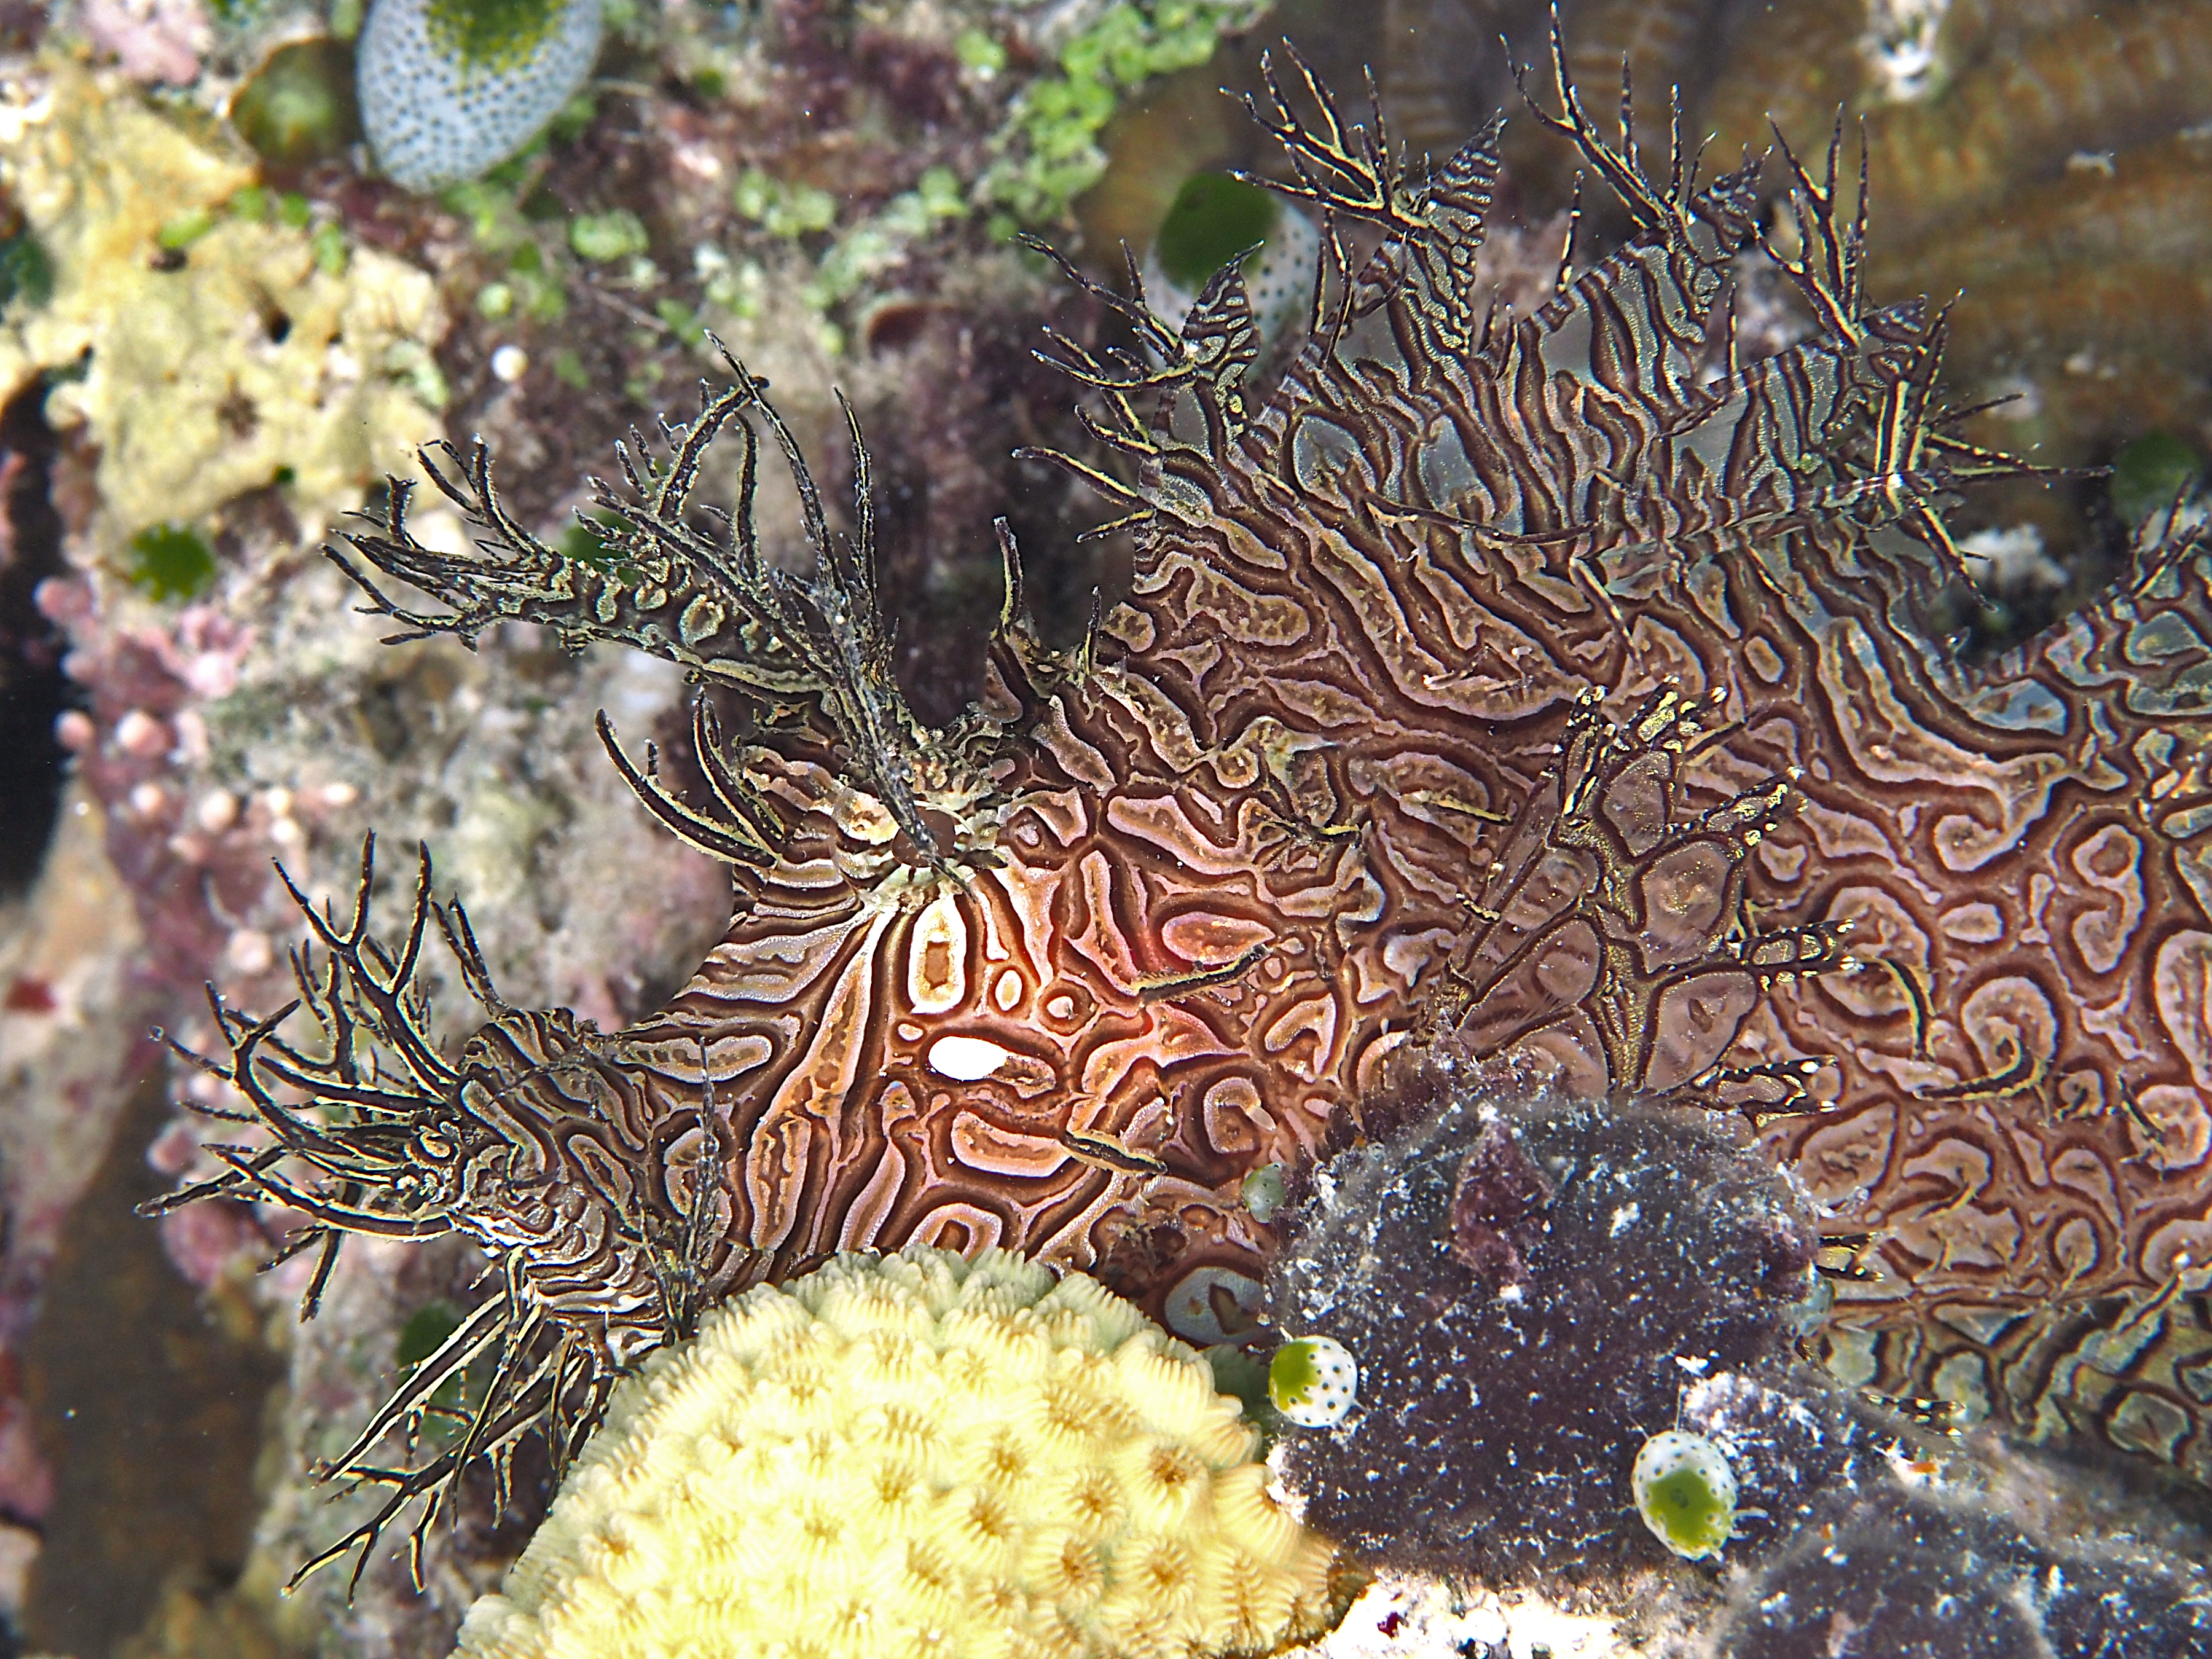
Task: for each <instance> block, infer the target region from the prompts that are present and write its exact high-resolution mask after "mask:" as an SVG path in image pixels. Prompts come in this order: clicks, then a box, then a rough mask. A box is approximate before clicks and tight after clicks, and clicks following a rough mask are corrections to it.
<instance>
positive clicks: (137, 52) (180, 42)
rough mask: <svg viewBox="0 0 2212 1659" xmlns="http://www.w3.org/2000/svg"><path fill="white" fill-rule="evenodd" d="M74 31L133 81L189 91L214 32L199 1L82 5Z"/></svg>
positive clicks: (91, 1) (100, 0) (113, 0)
mask: <svg viewBox="0 0 2212 1659" xmlns="http://www.w3.org/2000/svg"><path fill="white" fill-rule="evenodd" d="M77 27H80V28H81V29H82V30H83V31H84V35H85V38H86V39H87V40H90V41H91V42H92V44H93V45H94V46H96V47H98V48H99V49H100V51H102V52H112V53H114V55H115V58H116V60H117V62H118V63H119V64H121V65H122V68H123V72H124V73H125V75H127V76H130V77H131V79H132V80H134V81H149V82H155V81H159V82H167V83H168V84H169V85H171V86H177V87H183V86H190V85H191V83H192V82H194V81H196V80H197V79H198V78H199V73H200V58H201V57H202V56H203V55H204V53H205V52H207V49H208V48H209V47H210V46H212V45H213V44H214V42H215V30H214V27H213V26H212V24H211V23H210V21H209V19H208V14H207V9H206V8H205V7H204V6H203V5H202V4H200V0H84V5H83V8H82V10H81V11H79V13H78V14H77Z"/></svg>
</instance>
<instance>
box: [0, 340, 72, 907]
mask: <svg viewBox="0 0 2212 1659" xmlns="http://www.w3.org/2000/svg"><path fill="white" fill-rule="evenodd" d="M45 406H46V387H45V386H44V385H43V384H40V385H36V386H33V387H32V388H31V389H30V390H28V391H27V392H21V393H19V394H18V395H17V396H16V397H15V398H14V399H12V400H11V401H10V402H9V403H8V404H5V405H4V406H0V803H4V804H5V805H4V810H0V893H8V892H16V891H20V890H22V889H23V888H25V887H27V886H28V885H29V884H30V883H31V880H32V878H33V877H35V876H36V875H37V874H38V872H39V864H40V860H42V859H43V858H44V857H45V856H46V842H47V841H48V839H49V838H50V837H51V836H52V834H53V827H54V814H55V811H56V810H57V809H58V807H59V805H60V804H61V794H62V784H63V781H64V770H63V752H62V747H61V744H59V743H58V742H57V741H55V738H54V719H55V717H56V716H57V715H58V714H60V713H61V712H62V710H63V709H64V708H67V707H68V706H69V702H70V683H69V680H68V678H67V677H66V676H65V675H64V674H63V672H62V668H61V656H62V641H61V636H60V635H59V634H58V633H57V632H56V631H55V629H54V628H53V626H52V623H49V622H47V620H46V618H45V617H42V616H40V614H39V609H38V605H37V604H36V602H35V600H34V599H33V594H34V593H35V592H37V589H38V586H39V584H40V582H42V581H44V580H46V578H47V577H49V576H52V575H58V574H60V573H61V569H62V521H61V515H60V514H59V513H57V512H56V511H55V510H54V505H53V502H52V499H51V498H50V495H49V493H48V483H49V480H50V477H51V476H52V466H53V458H54V452H55V450H56V448H57V447H58V441H57V440H56V438H55V436H54V434H53V432H52V428H49V427H48V426H47V425H46V407H45Z"/></svg>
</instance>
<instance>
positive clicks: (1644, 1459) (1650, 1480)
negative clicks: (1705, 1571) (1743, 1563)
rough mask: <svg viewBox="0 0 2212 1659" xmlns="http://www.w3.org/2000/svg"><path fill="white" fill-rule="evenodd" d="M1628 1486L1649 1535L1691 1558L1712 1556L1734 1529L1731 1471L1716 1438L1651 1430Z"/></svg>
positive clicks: (1675, 1431)
mask: <svg viewBox="0 0 2212 1659" xmlns="http://www.w3.org/2000/svg"><path fill="white" fill-rule="evenodd" d="M1629 1485H1630V1486H1631V1487H1632V1489H1633V1490H1634V1492H1635V1493H1636V1512H1637V1513H1638V1515H1640V1516H1643V1517H1644V1525H1645V1526H1647V1527H1649V1528H1651V1535H1652V1536H1653V1537H1654V1538H1656V1539H1657V1540H1658V1541H1660V1542H1661V1543H1662V1544H1664V1545H1665V1546H1666V1547H1668V1549H1670V1550H1672V1551H1674V1553H1675V1554H1677V1555H1680V1556H1684V1557H1686V1558H1687V1559H1690V1560H1692V1561H1698V1560H1717V1559H1719V1557H1720V1553H1721V1551H1722V1549H1723V1547H1725V1546H1726V1545H1727V1543H1728V1541H1729V1534H1730V1533H1732V1532H1734V1531H1735V1494H1736V1485H1735V1470H1734V1469H1732V1468H1729V1461H1728V1454H1727V1453H1726V1452H1724V1451H1723V1450H1722V1449H1721V1448H1720V1443H1718V1442H1717V1441H1715V1440H1711V1439H1709V1438H1708V1437H1705V1436H1704V1435H1702V1434H1691V1433H1688V1432H1686V1431H1684V1430H1681V1429H1668V1430H1666V1431H1664V1432H1662V1433H1659V1434H1655V1435H1653V1436H1652V1437H1650V1439H1649V1440H1647V1441H1645V1442H1644V1446H1643V1449H1641V1450H1640V1451H1638V1453H1637V1454H1636V1467H1635V1468H1634V1469H1633V1470H1632V1471H1631V1472H1630V1474H1629Z"/></svg>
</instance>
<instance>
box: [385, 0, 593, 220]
mask: <svg viewBox="0 0 2212 1659" xmlns="http://www.w3.org/2000/svg"><path fill="white" fill-rule="evenodd" d="M359 56H360V65H361V69H360V81H359V88H360V96H361V117H362V126H363V127H364V128H366V129H367V131H368V143H369V148H370V149H372V150H374V152H375V154H376V160H377V164H378V165H379V166H380V167H382V168H383V169H384V170H385V172H386V173H388V174H390V175H391V177H392V180H393V181H394V182H395V183H397V184H398V185H402V186H403V187H404V188H405V189H408V190H413V191H428V190H436V189H438V188H440V187H441V186H443V185H452V184H458V183H459V182H460V181H461V180H463V179H473V178H475V177H476V176H477V174H478V173H483V171H484V170H485V169H486V168H488V167H495V166H497V165H498V164H499V163H500V162H501V161H505V160H506V159H507V157H508V156H510V155H513V154H514V152H515V151H516V150H518V149H521V148H522V146H523V145H525V144H526V143H529V142H530V140H531V139H532V138H533V137H536V136H537V134H538V131H539V129H541V128H542V127H544V125H545V124H546V123H547V122H548V121H550V120H551V119H552V118H553V117H554V115H555V114H556V112H558V111H559V110H560V108H561V106H562V105H563V104H565V103H567V102H568V100H569V99H570V98H571V97H573V96H574V94H575V93H576V90H577V89H578V88H580V87H581V86H582V85H583V83H584V80H585V77H586V76H588V75H590V74H591V72H592V60H593V59H594V58H597V57H598V56H599V0H377V4H376V5H375V6H374V7H373V8H372V9H371V10H370V12H369V15H368V24H367V26H366V27H364V28H363V29H362V34H361V44H360V53H359Z"/></svg>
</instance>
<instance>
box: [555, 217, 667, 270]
mask: <svg viewBox="0 0 2212 1659" xmlns="http://www.w3.org/2000/svg"><path fill="white" fill-rule="evenodd" d="M568 246H570V247H572V248H574V250H575V251H576V252H577V254H578V255H579V256H580V257H581V258H586V259H590V260H592V261H593V262H594V263H596V264H611V263H612V262H613V261H614V260H617V259H628V258H634V257H635V256H636V255H638V254H641V253H642V252H645V251H646V249H647V247H648V246H651V243H650V241H649V240H648V239H647V236H646V234H645V221H644V220H642V219H641V218H639V217H638V216H637V215H635V213H632V212H630V211H629V210H628V209H627V208H616V209H615V210H613V211H611V212H609V213H586V214H581V215H579V216H577V217H575V218H574V219H572V220H570V221H569V222H568Z"/></svg>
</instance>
